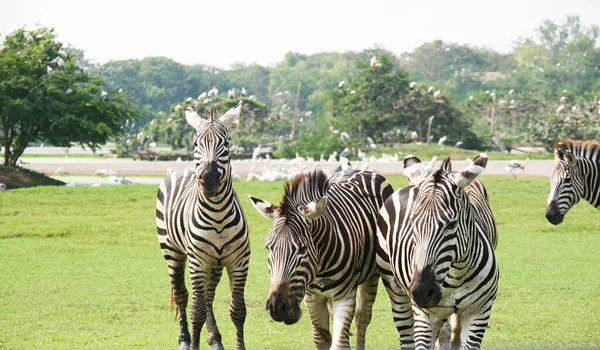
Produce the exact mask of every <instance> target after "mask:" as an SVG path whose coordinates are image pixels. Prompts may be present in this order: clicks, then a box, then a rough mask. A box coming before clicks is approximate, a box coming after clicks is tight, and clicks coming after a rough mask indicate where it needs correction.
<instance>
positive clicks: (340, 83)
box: [338, 80, 346, 89]
mask: <svg viewBox="0 0 600 350" xmlns="http://www.w3.org/2000/svg"><path fill="white" fill-rule="evenodd" d="M345 82H346V81H344V80H342V81H340V82H339V84H338V89H341V88H343V87H344V83H345Z"/></svg>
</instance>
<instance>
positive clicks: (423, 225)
mask: <svg viewBox="0 0 600 350" xmlns="http://www.w3.org/2000/svg"><path fill="white" fill-rule="evenodd" d="M444 163H445V164H443V165H442V167H441V168H440V169H439V170H437V171H436V172H434V173H433V174H432V175H428V176H426V177H424V178H423V179H421V180H420V182H418V184H417V185H416V187H417V188H418V192H417V193H416V195H415V198H414V200H413V202H412V208H411V209H410V210H411V214H410V217H409V220H410V221H411V223H410V230H411V231H412V234H413V236H414V248H413V249H414V250H413V260H412V261H413V266H412V269H413V275H412V280H411V282H410V285H409V289H410V290H409V292H410V295H411V297H412V299H413V300H414V301H415V302H416V304H417V305H418V306H419V307H421V308H431V307H434V306H436V305H438V303H439V302H440V300H441V298H442V292H443V282H444V280H445V278H446V276H447V275H448V271H449V270H450V267H451V265H452V264H453V263H456V262H459V261H461V259H462V258H464V257H465V255H466V253H467V249H468V245H469V241H470V239H469V237H470V236H472V235H473V234H474V230H475V225H474V223H473V218H472V213H471V206H470V203H469V196H468V194H467V193H466V192H465V191H464V188H465V187H466V186H468V185H469V184H470V183H472V182H473V181H474V180H475V179H476V178H477V177H478V176H479V174H481V173H482V172H483V170H484V169H485V166H486V165H487V155H486V154H485V153H482V154H480V155H479V156H477V157H476V158H475V159H474V160H473V162H472V163H471V164H470V165H469V166H467V168H466V169H465V170H463V171H462V172H457V173H452V172H448V171H447V170H449V169H450V160H449V158H448V159H446V160H445V161H444Z"/></svg>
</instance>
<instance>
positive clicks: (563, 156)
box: [546, 139, 600, 225]
mask: <svg viewBox="0 0 600 350" xmlns="http://www.w3.org/2000/svg"><path fill="white" fill-rule="evenodd" d="M554 161H555V163H554V169H553V170H552V173H551V174H550V194H549V195H548V206H547V207H546V219H547V220H548V221H549V222H550V223H552V224H553V225H558V224H560V223H561V222H562V221H563V219H564V217H565V214H567V212H568V211H569V210H570V209H571V207H573V206H574V205H575V204H577V203H578V202H579V200H580V199H582V198H583V199H585V200H586V201H587V202H588V203H590V204H591V205H593V206H594V207H595V208H596V209H600V178H599V176H600V143H598V142H593V141H576V140H571V139H566V140H562V141H559V142H557V143H556V145H555V146H554Z"/></svg>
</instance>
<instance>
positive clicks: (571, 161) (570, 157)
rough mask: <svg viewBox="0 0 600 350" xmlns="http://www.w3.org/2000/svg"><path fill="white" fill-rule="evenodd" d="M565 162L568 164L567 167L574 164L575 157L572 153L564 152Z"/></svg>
mask: <svg viewBox="0 0 600 350" xmlns="http://www.w3.org/2000/svg"><path fill="white" fill-rule="evenodd" d="M565 160H566V161H567V163H569V165H573V164H575V156H574V155H573V153H571V151H569V150H565Z"/></svg>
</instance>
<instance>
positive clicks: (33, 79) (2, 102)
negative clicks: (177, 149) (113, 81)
mask: <svg viewBox="0 0 600 350" xmlns="http://www.w3.org/2000/svg"><path fill="white" fill-rule="evenodd" d="M82 59H83V56H82V55H81V54H80V52H78V51H77V50H73V49H70V48H64V47H63V45H62V44H61V43H60V42H58V41H57V40H56V38H55V34H54V30H53V29H47V28H38V29H35V30H33V31H27V30H24V29H19V30H17V31H15V32H13V33H11V34H10V35H8V36H7V37H5V38H4V41H3V44H2V48H1V51H0V131H1V134H0V143H1V144H2V145H3V146H4V163H3V164H4V166H14V165H16V164H17V160H18V159H19V157H20V156H21V155H22V154H23V151H24V150H25V148H26V147H27V146H28V145H29V144H30V143H31V142H35V141H44V142H48V143H49V144H52V145H54V146H58V147H71V143H76V144H79V145H81V146H82V147H86V146H87V147H90V148H91V149H92V150H96V149H98V148H99V146H100V145H101V144H104V143H106V141H107V140H108V139H109V138H110V137H112V136H114V135H115V134H118V133H119V132H120V130H121V126H122V125H123V124H124V123H123V122H124V120H125V119H134V118H136V117H138V114H137V109H136V108H135V105H133V104H130V103H129V102H128V99H127V95H126V94H119V93H117V92H113V91H104V90H103V84H104V80H103V79H101V78H99V77H95V76H92V75H90V74H88V73H87V72H86V71H85V70H84V69H82V68H81V67H80V65H79V62H80V61H81V60H82Z"/></svg>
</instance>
